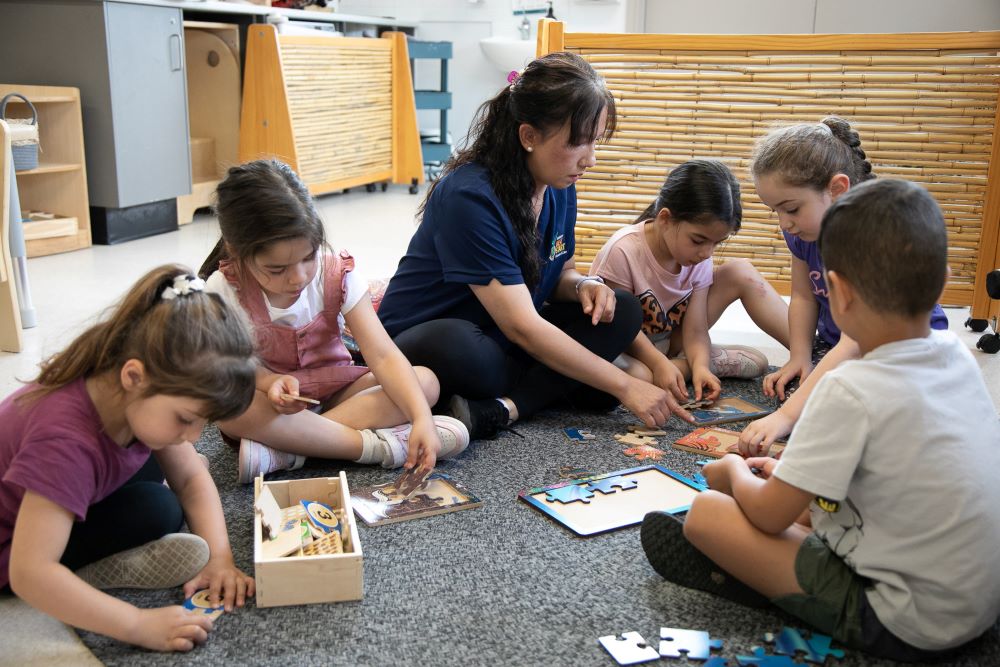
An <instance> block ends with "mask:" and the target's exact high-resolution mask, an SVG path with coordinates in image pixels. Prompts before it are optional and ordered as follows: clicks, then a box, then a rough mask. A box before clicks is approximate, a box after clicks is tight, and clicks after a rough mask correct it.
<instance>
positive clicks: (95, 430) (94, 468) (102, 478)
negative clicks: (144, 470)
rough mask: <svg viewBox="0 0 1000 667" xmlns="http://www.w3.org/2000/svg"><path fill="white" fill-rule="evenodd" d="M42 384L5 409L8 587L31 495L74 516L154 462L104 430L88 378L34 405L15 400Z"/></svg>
mask: <svg viewBox="0 0 1000 667" xmlns="http://www.w3.org/2000/svg"><path fill="white" fill-rule="evenodd" d="M34 386H35V385H29V386H27V387H22V388H21V389H19V390H17V391H16V392H14V393H13V394H12V395H10V396H8V397H7V398H6V399H5V400H4V401H3V402H2V403H0V424H3V428H2V429H0V587H3V586H6V585H7V584H8V582H9V581H10V577H9V573H8V564H9V563H10V545H11V539H12V537H13V534H14V522H15V520H16V519H17V512H18V510H19V509H20V507H21V499H22V498H23V497H24V493H25V491H29V490H30V491H33V492H34V493H37V494H38V495H40V496H44V497H45V498H47V499H49V500H51V501H52V502H54V503H56V504H57V505H59V506H60V507H64V508H65V509H67V510H69V511H70V512H72V513H73V515H74V516H75V517H76V519H77V521H83V520H84V519H85V518H86V517H87V509H88V508H89V507H90V506H91V505H93V504H94V503H96V502H98V501H100V500H103V499H104V498H105V497H107V496H108V495H109V494H110V493H111V492H112V491H115V490H116V489H118V487H120V486H121V485H122V484H124V483H125V482H126V481H128V480H129V478H131V477H132V476H133V475H134V474H135V473H136V472H138V470H139V468H141V467H142V466H143V464H145V463H146V461H147V459H149V449H148V448H147V447H146V446H145V445H144V444H142V443H140V442H138V441H136V442H134V443H133V444H132V445H131V446H129V447H128V448H125V447H121V446H119V445H118V444H116V443H115V442H114V440H112V439H111V438H110V437H108V436H107V435H106V434H105V433H104V432H103V430H102V428H103V427H102V425H101V419H100V417H99V416H98V414H97V408H95V407H94V403H93V402H92V401H91V400H90V395H89V394H87V387H86V384H85V382H84V380H82V379H81V380H76V381H74V382H71V383H70V384H68V385H66V386H64V387H61V388H59V389H56V390H55V391H53V392H51V393H49V394H46V395H45V396H42V397H41V398H37V399H35V400H34V401H29V402H26V403H18V402H15V399H16V398H17V397H18V396H20V395H21V394H23V393H25V392H27V391H30V390H31V389H32V388H33V387H34Z"/></svg>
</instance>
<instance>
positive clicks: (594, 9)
mask: <svg viewBox="0 0 1000 667" xmlns="http://www.w3.org/2000/svg"><path fill="white" fill-rule="evenodd" d="M629 1H630V0H555V1H554V3H553V11H554V12H555V15H556V18H558V19H559V20H561V21H564V22H565V23H566V26H567V29H569V30H572V31H574V32H624V31H625V25H626V16H625V13H626V9H627V4H628V2H629ZM518 6H520V3H519V2H518V0H424V1H415V0H341V2H340V6H339V11H341V12H343V13H345V14H362V15H367V16H392V17H394V18H397V19H399V20H402V21H413V22H415V23H418V24H419V25H418V27H417V30H416V37H417V38H418V39H426V40H431V41H449V42H452V45H453V49H454V57H453V58H452V60H451V62H450V63H449V72H448V79H449V85H448V88H449V89H450V90H451V92H452V109H451V111H450V112H449V114H448V125H449V130H450V131H451V135H452V143H453V144H458V143H459V142H460V141H461V140H462V139H463V138H464V137H465V134H466V133H467V132H468V128H469V124H470V122H471V121H472V116H473V114H475V112H476V109H477V108H478V107H479V105H480V104H482V103H483V102H485V101H486V100H487V99H489V98H491V97H493V95H495V94H496V93H497V91H499V90H500V88H501V87H503V86H504V85H506V81H507V80H506V73H505V72H501V71H500V70H499V69H497V68H496V67H494V66H493V65H492V64H491V63H490V62H489V61H488V60H487V59H486V56H485V55H483V52H482V50H481V49H480V48H479V40H480V39H483V38H485V37H510V38H511V39H516V38H518V37H519V33H518V24H519V23H520V22H521V16H515V15H514V8H515V7H518ZM541 16H542V14H530V15H529V16H528V18H529V20H530V21H531V23H532V27H531V40H532V41H533V40H535V38H536V34H535V31H536V27H535V26H536V24H537V23H538V19H539V18H540V17H541ZM439 69H440V67H439V65H438V63H437V61H419V60H418V61H417V63H416V84H417V88H419V89H425V90H435V89H437V88H438V72H439ZM419 120H420V127H421V129H433V130H435V131H436V130H437V127H438V112H436V111H421V112H420V113H419Z"/></svg>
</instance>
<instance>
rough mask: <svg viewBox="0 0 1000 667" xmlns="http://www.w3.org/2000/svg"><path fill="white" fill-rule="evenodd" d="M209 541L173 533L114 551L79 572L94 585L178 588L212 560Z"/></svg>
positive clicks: (95, 586) (102, 586)
mask: <svg viewBox="0 0 1000 667" xmlns="http://www.w3.org/2000/svg"><path fill="white" fill-rule="evenodd" d="M208 557H209V549H208V543H207V542H205V540H203V539H201V538H200V537H198V536H197V535H192V534H191V533H170V534H169V535H164V536H163V537H161V538H160V539H158V540H153V541H152V542H147V543H146V544H143V545H142V546H138V547H135V548H134V549H129V550H128V551H122V552H121V553H117V554H112V555H111V556H108V557H107V558H102V559H101V560H99V561H97V562H96V563H91V564H90V565H85V566H83V567H82V568H80V569H79V570H77V571H76V574H77V576H78V577H80V578H81V579H83V580H84V581H86V582H87V583H88V584H90V585H91V586H93V587H94V588H101V589H105V588H148V589H153V588H174V587H175V586H180V585H181V584H184V583H187V582H188V581H190V580H191V579H193V578H194V576H195V575H196V574H198V573H199V572H201V570H202V568H204V567H205V564H206V563H208Z"/></svg>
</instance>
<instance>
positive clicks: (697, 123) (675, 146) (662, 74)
mask: <svg viewBox="0 0 1000 667" xmlns="http://www.w3.org/2000/svg"><path fill="white" fill-rule="evenodd" d="M561 49H565V50H568V51H574V52H576V53H579V54H581V55H583V56H584V57H585V58H586V59H587V60H588V61H589V62H590V63H591V64H592V65H593V66H594V68H595V69H597V70H598V72H600V73H601V74H602V75H603V76H604V78H605V79H606V81H607V83H608V87H609V88H610V89H611V91H612V93H613V94H614V97H615V99H616V101H617V110H618V131H617V133H616V134H615V137H614V138H613V139H612V141H611V142H610V143H608V144H607V145H604V146H602V147H601V148H599V150H598V156H597V166H596V167H594V168H593V169H591V170H590V171H588V172H587V174H586V176H585V177H584V178H583V179H581V181H580V182H579V183H578V184H577V191H578V197H579V201H578V205H579V217H578V223H577V233H576V234H577V248H578V250H577V262H578V264H579V265H581V266H582V267H583V268H586V267H588V266H589V265H590V263H591V261H592V259H593V257H594V255H595V254H596V252H597V251H598V250H599V249H600V248H601V246H602V245H603V244H604V242H605V240H606V239H607V238H608V237H609V236H610V235H611V234H612V233H613V232H614V231H615V230H616V229H618V228H619V227H621V226H622V225H625V224H628V223H631V222H632V221H633V220H634V219H635V217H636V216H637V215H638V214H639V213H640V212H641V211H642V210H644V209H645V208H646V206H648V205H649V203H650V202H651V201H652V200H653V198H654V197H655V195H656V192H657V190H658V188H659V186H660V185H661V184H662V182H663V179H664V177H665V175H666V173H667V172H668V170H669V169H670V168H672V167H673V166H676V165H677V164H680V163H681V162H683V161H685V160H689V159H692V158H696V157H697V158H716V159H720V160H723V161H724V162H726V163H727V164H728V165H729V167H730V168H731V169H732V170H733V172H734V173H735V174H736V176H737V178H738V179H739V180H740V182H741V184H742V190H743V196H742V199H743V215H744V218H743V229H742V230H741V231H740V233H739V234H738V235H736V236H735V237H734V238H733V239H731V240H730V241H728V242H727V243H726V244H725V245H724V246H723V247H720V248H719V250H718V251H717V254H716V257H717V261H725V259H726V258H730V257H746V258H749V259H750V260H751V261H752V262H753V264H754V265H755V266H756V267H757V268H758V269H759V270H760V271H761V272H762V273H763V274H764V275H765V276H767V277H768V278H769V279H771V280H772V282H774V284H775V285H776V287H778V289H779V290H781V291H783V292H784V293H787V292H788V288H789V280H790V277H791V273H790V272H791V266H790V254H789V252H788V249H787V247H786V246H785V243H784V241H783V239H782V237H781V234H780V232H779V230H778V228H777V220H776V217H775V216H774V215H773V214H772V213H771V212H770V211H769V210H768V209H767V208H766V207H765V206H764V205H763V204H762V203H761V201H760V200H759V199H758V198H757V196H756V193H755V192H754V189H753V184H752V181H751V179H750V178H749V175H748V171H747V167H748V161H749V156H750V152H751V149H752V146H753V143H754V141H755V140H756V138H758V137H760V136H762V135H764V134H766V133H767V132H768V130H770V129H771V128H773V127H775V126H776V125H780V124H786V123H792V122H817V121H818V120H819V119H820V118H822V117H823V116H826V115H831V114H836V115H839V116H843V117H844V118H847V119H848V120H850V121H851V122H852V124H854V126H855V128H856V129H857V130H858V131H859V133H860V135H861V138H862V148H864V149H865V151H866V152H867V153H868V157H869V159H870V160H871V162H872V165H873V167H874V171H875V172H876V173H877V174H878V175H879V176H883V177H895V178H905V179H908V180H911V181H916V182H918V183H920V184H922V185H924V186H925V187H926V188H927V189H928V190H930V192H931V193H933V195H934V196H935V197H936V199H937V200H938V202H939V203H940V204H941V207H942V209H943V210H944V214H945V218H946V221H947V225H948V234H949V263H950V265H951V270H952V278H951V282H950V284H949V289H948V290H947V292H946V294H945V299H944V301H945V302H946V303H948V304H952V305H971V304H973V296H974V294H973V293H974V285H976V283H977V279H978V280H979V284H980V286H981V285H982V281H983V280H984V276H985V272H987V271H988V270H989V269H991V268H995V266H996V265H997V264H998V263H1000V260H998V259H997V249H996V246H997V229H996V228H997V218H998V216H1000V201H998V196H1000V193H998V188H997V185H996V183H992V185H990V183H989V182H988V174H989V168H990V164H991V158H995V157H996V156H997V154H998V147H997V146H994V145H993V141H992V139H993V135H994V129H995V126H996V124H997V99H998V91H1000V57H998V49H1000V33H995V32H994V33H925V34H922V35H786V36H736V35H725V36H708V35H612V34H608V35H602V34H582V33H581V34H572V33H570V34H565V35H563V34H562V28H561V25H560V24H558V23H551V24H548V25H545V26H542V29H541V30H540V36H539V52H540V53H546V52H551V51H556V50H561ZM996 180H997V178H996V176H994V178H993V181H996ZM988 186H989V187H988ZM988 190H989V192H988ZM988 200H989V202H988ZM988 204H989V205H988ZM987 209H989V210H987ZM984 219H985V220H986V223H985V224H984ZM981 251H982V257H983V262H982V266H979V265H980V263H981V262H980V252H981ZM975 291H976V292H977V294H978V293H982V292H984V289H983V288H982V287H979V288H977V289H976V290H975ZM977 303H978V304H979V305H980V308H979V311H980V312H981V313H982V312H985V310H984V309H986V308H989V300H988V299H987V298H986V297H985V296H984V295H982V294H980V296H979V298H978V301H977ZM974 310H975V309H974ZM980 316H981V315H980Z"/></svg>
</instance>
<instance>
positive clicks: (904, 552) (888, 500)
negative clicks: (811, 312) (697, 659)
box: [642, 179, 1000, 661]
mask: <svg viewBox="0 0 1000 667" xmlns="http://www.w3.org/2000/svg"><path fill="white" fill-rule="evenodd" d="M899 239H907V241H906V243H900V242H899ZM819 247H820V252H821V253H822V258H823V264H824V266H825V267H826V283H827V285H828V287H829V293H830V306H831V311H832V314H833V318H834V320H835V321H836V323H837V325H838V326H839V327H840V328H841V329H842V330H843V331H844V332H845V333H847V334H848V335H849V336H850V337H851V338H852V339H853V340H856V341H857V342H858V344H859V345H860V347H861V352H862V358H861V359H859V360H856V361H847V362H844V363H843V364H842V365H841V366H839V367H838V368H836V369H835V370H833V371H830V372H829V373H828V374H827V376H825V377H824V378H823V379H822V380H821V381H820V383H819V384H818V385H817V386H816V389H815V391H814V393H813V395H812V396H810V397H809V400H808V402H807V404H806V406H805V409H804V412H803V414H802V417H801V419H800V420H799V423H798V424H797V426H796V427H795V430H794V431H793V432H792V435H791V439H790V441H789V443H788V447H787V448H786V449H785V451H784V454H783V455H782V458H781V461H780V462H779V461H775V460H774V459H769V458H751V459H747V460H744V459H742V458H740V457H739V456H728V455H727V456H726V457H724V458H722V459H720V460H719V461H717V462H714V463H711V464H709V465H706V466H705V470H704V474H705V477H706V479H707V480H708V482H709V485H710V486H711V488H712V489H713V490H712V491H707V492H705V493H702V494H701V495H700V496H699V497H698V498H696V500H695V502H694V503H693V505H692V507H691V511H690V512H689V513H688V516H687V520H686V522H684V523H681V522H680V521H679V520H677V519H675V518H673V517H671V516H670V515H666V514H663V513H652V514H649V515H647V516H646V519H645V520H644V522H643V527H642V543H643V548H644V549H645V551H646V555H647V557H648V558H649V560H650V563H651V564H652V565H653V567H654V568H655V569H656V571H657V572H659V573H660V574H661V575H663V576H664V577H665V578H667V579H669V580H671V581H674V582H675V583H679V584H681V585H685V586H690V587H694V588H699V589H702V590H707V591H710V592H714V593H716V594H719V595H723V596H725V597H729V598H731V599H736V600H739V601H742V602H749V603H753V602H762V601H763V597H764V596H766V598H768V599H769V600H770V601H771V602H772V603H774V604H776V605H778V606H779V607H781V608H782V609H784V610H786V611H788V612H790V613H792V614H794V615H796V616H798V617H800V618H802V619H804V620H805V621H807V622H809V623H810V624H812V625H813V626H815V627H816V628H818V629H819V630H821V631H822V632H825V633H828V634H830V635H832V636H833V637H834V638H835V639H837V640H838V641H840V642H842V643H844V644H846V645H848V646H851V647H854V648H859V649H862V650H864V651H866V652H869V653H871V654H874V655H879V656H882V657H888V658H892V659H895V660H907V661H909V660H928V659H936V658H940V657H942V656H943V655H945V654H946V653H950V652H952V651H953V650H954V649H956V648H958V647H960V646H962V645H964V644H966V643H968V642H969V641H971V640H973V639H975V638H976V637H978V636H979V635H981V634H982V633H983V632H984V631H986V630H987V629H988V628H990V627H991V626H992V625H993V623H994V622H995V620H996V618H997V614H998V613H1000V568H997V567H995V566H994V563H995V559H996V554H997V553H998V552H1000V484H997V483H996V471H997V469H998V468H1000V420H998V416H997V411H996V409H995V407H994V406H993V404H992V402H991V400H990V398H989V394H988V392H987V390H986V386H985V383H984V382H983V379H982V376H981V374H980V372H979V369H978V367H977V365H976V363H975V360H973V358H972V355H971V354H970V353H969V351H968V349H967V348H966V347H965V346H964V345H963V344H962V343H961V342H959V340H958V339H957V338H956V337H955V335H954V334H952V333H950V332H947V331H931V329H930V316H931V310H932V309H933V308H934V304H935V303H936V302H937V299H938V297H939V296H940V294H941V292H942V289H943V288H944V284H945V281H946V278H947V273H948V269H947V248H948V240H947V235H946V232H945V225H944V220H943V218H942V215H941V211H940V209H939V208H938V206H937V204H936V203H935V201H934V199H933V198H932V197H931V196H930V195H929V194H928V193H927V192H926V191H925V190H923V189H922V188H920V187H919V186H917V185H914V184H911V183H907V182H905V181H896V180H881V179H880V180H878V181H871V182H869V183H865V184H862V185H860V186H858V187H857V188H854V189H852V190H851V191H850V192H848V193H847V194H845V195H844V196H843V197H841V198H840V199H839V200H837V202H836V203H834V204H833V206H831V207H830V209H829V210H828V211H827V213H826V215H825V216H824V219H823V224H822V231H821V233H820V237H819ZM807 507H808V509H809V514H808V515H805V514H804V512H803V510H805V509H806V508H807ZM682 532H683V535H682ZM685 537H686V538H687V539H686V540H685V539H684V538H685ZM688 540H690V543H689V542H688ZM692 545H693V546H692ZM699 550H700V552H701V553H699ZM720 570H724V571H726V572H728V573H729V574H731V575H733V576H734V577H735V578H736V579H738V580H739V581H734V580H731V579H729V578H728V577H726V576H724V575H723V574H722V572H720ZM741 582H742V583H741ZM744 584H745V586H744ZM747 587H749V588H747ZM751 589H752V590H751ZM754 591H756V592H757V593H759V594H762V596H761V595H757V594H756V593H754ZM755 598H756V599H755Z"/></svg>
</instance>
